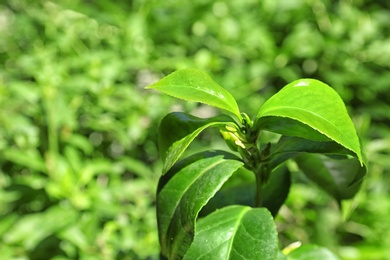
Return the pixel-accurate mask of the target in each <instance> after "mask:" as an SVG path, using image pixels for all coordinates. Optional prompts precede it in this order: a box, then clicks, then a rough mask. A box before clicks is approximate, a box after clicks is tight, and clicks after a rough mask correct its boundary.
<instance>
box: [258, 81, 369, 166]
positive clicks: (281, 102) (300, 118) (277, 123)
mask: <svg viewBox="0 0 390 260" xmlns="http://www.w3.org/2000/svg"><path fill="white" fill-rule="evenodd" d="M275 117H277V118H275ZM256 124H257V126H258V127H259V128H260V129H265V130H270V131H273V132H276V133H280V134H283V135H288V136H298V137H303V138H306V139H311V140H315V141H335V142H336V143H339V144H340V145H342V146H344V147H345V148H347V149H349V150H351V151H352V152H353V153H355V154H356V156H357V157H358V159H359V161H360V163H361V165H362V164H363V163H364V160H363V155H362V152H361V148H360V143H359V139H358V136H357V134H356V130H355V127H354V125H353V123H352V120H351V119H350V117H349V115H348V112H347V109H346V108H345V105H344V103H343V101H342V99H341V98H340V96H339V95H338V94H337V92H336V91H335V90H334V89H332V88H331V87H329V86H328V85H326V84H324V83H322V82H321V81H318V80H314V79H300V80H297V81H294V82H292V83H290V84H288V85H287V86H285V87H284V88H283V89H282V90H280V91H279V92H278V93H276V94H275V95H274V96H272V97H271V98H270V99H269V100H268V101H267V102H265V103H264V105H263V106H262V107H261V109H260V111H259V113H258V115H257V122H256Z"/></svg>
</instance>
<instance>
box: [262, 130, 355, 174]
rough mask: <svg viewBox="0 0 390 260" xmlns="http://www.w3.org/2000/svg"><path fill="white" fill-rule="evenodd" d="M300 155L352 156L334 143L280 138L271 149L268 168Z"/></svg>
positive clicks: (289, 137) (288, 137) (348, 151)
mask: <svg viewBox="0 0 390 260" xmlns="http://www.w3.org/2000/svg"><path fill="white" fill-rule="evenodd" d="M301 153H321V154H339V155H353V153H352V152H351V151H350V150H348V149H346V148H344V147H343V146H342V145H340V144H338V143H336V142H332V141H329V142H317V141H312V140H308V139H305V138H300V137H291V136H282V137H281V138H280V139H279V141H278V143H277V144H275V145H274V146H273V147H272V151H271V160H270V163H269V167H270V168H271V169H273V168H275V167H277V166H278V165H279V164H280V163H282V162H284V161H285V160H287V159H289V158H291V157H294V156H297V155H299V154H301Z"/></svg>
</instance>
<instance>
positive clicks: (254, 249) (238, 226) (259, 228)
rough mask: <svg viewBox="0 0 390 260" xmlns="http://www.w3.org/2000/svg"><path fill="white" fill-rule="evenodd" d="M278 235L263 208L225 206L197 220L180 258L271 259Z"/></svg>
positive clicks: (276, 251) (275, 252)
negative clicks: (194, 229)
mask: <svg viewBox="0 0 390 260" xmlns="http://www.w3.org/2000/svg"><path fill="white" fill-rule="evenodd" d="M277 254H278V237H277V231H276V226H275V223H274V221H273V218H272V216H271V214H270V213H269V212H268V210H267V209H265V208H250V207H247V206H238V205H234V206H229V207H225V208H223V209H220V210H217V211H215V212H214V213H212V214H210V215H208V216H207V217H205V218H203V219H201V220H200V221H199V222H198V224H197V225H196V235H195V239H194V242H193V243H192V245H191V247H190V249H189V250H188V251H187V253H186V255H185V256H184V259H191V260H192V259H199V260H200V259H204V260H208V259H234V260H236V259H262V260H264V259H272V260H273V259H275V258H276V256H277Z"/></svg>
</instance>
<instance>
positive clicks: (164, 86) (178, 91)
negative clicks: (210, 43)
mask: <svg viewBox="0 0 390 260" xmlns="http://www.w3.org/2000/svg"><path fill="white" fill-rule="evenodd" d="M147 88H152V89H156V90H159V91H161V92H163V93H165V94H168V95H170V96H173V97H176V98H180V99H184V100H189V101H195V102H201V103H204V104H207V105H210V106H213V107H217V108H221V109H224V110H227V111H229V112H231V113H233V114H234V115H236V116H237V117H238V118H239V119H240V121H241V115H240V111H239V109H238V105H237V102H236V100H235V99H234V97H233V96H232V95H231V94H230V93H229V91H227V90H226V89H224V88H223V87H221V86H220V85H218V84H217V83H216V82H215V81H214V80H213V79H212V78H211V77H210V76H209V75H207V74H206V73H204V72H203V71H200V70H197V69H182V70H178V71H175V72H173V73H171V74H169V75H168V76H166V77H165V78H163V79H161V80H160V81H158V82H156V83H154V84H153V85H151V86H149V87H147Z"/></svg>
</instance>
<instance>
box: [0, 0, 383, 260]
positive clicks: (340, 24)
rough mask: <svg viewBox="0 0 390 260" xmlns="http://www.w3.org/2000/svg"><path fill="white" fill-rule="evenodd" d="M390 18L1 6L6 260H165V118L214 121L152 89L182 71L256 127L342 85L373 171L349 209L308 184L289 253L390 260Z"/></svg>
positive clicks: (2, 245) (299, 198)
mask: <svg viewBox="0 0 390 260" xmlns="http://www.w3.org/2000/svg"><path fill="white" fill-rule="evenodd" d="M389 17H390V2H389V1H386V0H382V1H380V0H371V1H369V0H367V1H364V0H356V1H353V0H341V1H330V0H328V1H319V0H294V1H290V0H277V1H276V0H262V1H255V0H240V1H207V0H197V1H173V0H164V1H157V0H151V1H147V0H143V1H142V0H134V1H109V0H100V1H99V0H97V1H87V0H85V1H81V0H63V1H46V0H37V1H31V0H30V1H28V0H9V1H7V0H5V1H4V0H3V1H0V252H1V253H0V254H1V259H157V258H158V254H159V246H158V239H157V230H156V220H155V208H154V205H155V190H156V185H157V181H158V178H159V171H160V170H161V162H160V161H159V156H158V150H157V145H156V133H157V131H156V128H157V126H158V123H159V120H160V119H161V118H162V117H163V116H164V114H166V113H168V112H170V111H173V110H175V111H176V110H180V111H186V112H189V113H194V114H196V115H200V116H208V115H211V114H215V113H218V111H215V110H213V109H210V108H207V107H204V106H202V105H199V104H193V103H186V102H181V101H177V100H174V99H173V98H170V97H166V96H163V95H160V94H158V93H156V92H153V91H146V90H144V87H145V86H146V85H149V84H151V83H154V82H155V81H157V80H158V79H160V78H161V77H163V76H164V75H166V74H168V73H170V72H172V71H174V70H177V69H180V68H186V67H196V68H199V69H202V70H204V71H206V72H207V73H209V74H210V75H211V76H212V77H213V78H214V79H215V81H216V82H218V83H219V84H220V85H222V86H224V87H225V88H227V89H228V90H229V91H231V92H232V93H233V95H234V96H235V97H236V98H237V100H238V103H239V106H240V108H241V110H242V111H245V112H247V113H248V114H249V115H251V116H254V115H255V114H256V112H257V110H258V108H259V107H260V106H261V104H262V103H263V102H264V101H265V100H266V99H267V98H269V97H270V96H271V95H272V94H274V93H276V92H277V91H278V90H279V89H280V88H282V87H283V86H284V85H285V84H287V83H289V82H291V81H293V80H295V79H298V78H301V77H311V78H316V79H319V80H322V81H324V82H326V83H327V84H329V85H331V86H332V87H334V88H335V89H336V90H337V91H338V92H339V94H340V95H341V96H342V98H343V99H344V101H345V102H346V105H347V107H348V110H349V111H350V114H351V116H352V118H353V120H354V123H355V125H356V127H357V129H358V132H359V133H360V135H361V137H362V142H363V144H364V150H365V151H366V154H367V157H368V160H369V163H370V172H369V174H368V176H367V178H366V181H365V183H364V185H363V188H362V190H361V192H360V193H359V194H358V195H357V196H356V198H355V199H353V200H351V201H346V202H344V204H343V208H342V210H339V209H338V207H337V205H336V203H335V202H334V201H333V200H332V199H331V198H329V196H328V195H326V194H325V193H323V192H322V191H320V190H319V189H318V188H317V187H316V186H314V185H312V184H310V183H309V182H308V181H307V180H306V179H305V178H304V177H303V176H302V175H301V174H300V173H299V172H296V174H294V185H293V187H292V189H291V193H290V196H289V198H288V200H287V203H286V205H285V206H284V207H283V208H282V209H281V212H280V215H279V216H278V217H277V219H276V221H277V225H278V230H279V231H280V241H281V247H282V248H283V247H285V246H287V245H289V244H290V243H292V242H295V241H301V242H302V243H316V244H319V245H323V246H326V247H328V248H330V249H331V250H332V251H333V252H335V253H336V254H338V255H339V256H340V257H341V258H342V259H390V236H389V234H390V218H389V212H390V177H389V175H390V159H389V156H390V128H389V125H390V113H389V110H390V73H389V69H390V22H389ZM216 133H217V132H213V131H211V132H208V134H205V135H202V136H201V140H200V144H202V142H204V143H206V144H210V143H211V144H212V145H215V146H220V141H218V138H214V137H216V135H215V134H216ZM195 148H196V147H195ZM196 149H197V148H196ZM291 167H293V165H292V166H291Z"/></svg>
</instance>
